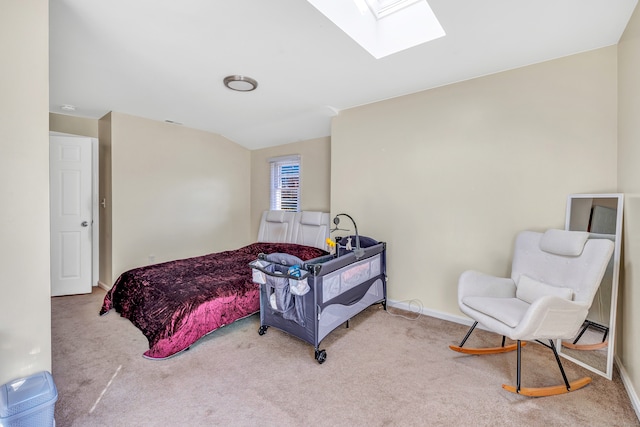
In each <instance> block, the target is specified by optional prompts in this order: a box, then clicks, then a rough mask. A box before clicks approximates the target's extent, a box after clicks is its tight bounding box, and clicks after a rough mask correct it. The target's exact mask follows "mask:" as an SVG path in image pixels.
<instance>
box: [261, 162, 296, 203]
mask: <svg viewBox="0 0 640 427" xmlns="http://www.w3.org/2000/svg"><path fill="white" fill-rule="evenodd" d="M269 162H270V163H271V210H283V211H294V212H298V211H299V210H300V156H285V157H276V158H273V159H270V160H269Z"/></svg>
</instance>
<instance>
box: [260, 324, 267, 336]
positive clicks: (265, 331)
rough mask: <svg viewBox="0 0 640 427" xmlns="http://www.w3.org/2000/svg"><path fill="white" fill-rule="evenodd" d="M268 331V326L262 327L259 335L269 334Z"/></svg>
mask: <svg viewBox="0 0 640 427" xmlns="http://www.w3.org/2000/svg"><path fill="white" fill-rule="evenodd" d="M267 329H269V327H268V326H260V329H258V335H264V334H266V333H267Z"/></svg>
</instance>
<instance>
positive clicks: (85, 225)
mask: <svg viewBox="0 0 640 427" xmlns="http://www.w3.org/2000/svg"><path fill="white" fill-rule="evenodd" d="M80 225H81V226H83V227H88V226H89V223H88V222H87V221H82V222H81V223H80Z"/></svg>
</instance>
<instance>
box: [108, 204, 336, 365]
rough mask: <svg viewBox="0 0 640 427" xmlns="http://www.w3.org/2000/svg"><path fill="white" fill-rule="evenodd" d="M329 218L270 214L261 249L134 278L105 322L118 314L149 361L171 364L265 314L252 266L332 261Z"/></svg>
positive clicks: (158, 267)
mask: <svg viewBox="0 0 640 427" xmlns="http://www.w3.org/2000/svg"><path fill="white" fill-rule="evenodd" d="M328 235H329V214H328V213H323V212H309V211H305V212H298V213H294V212H285V211H267V212H265V213H263V215H262V218H261V222H260V228H259V232H258V241H257V242H256V243H252V244H250V245H247V246H244V247H242V248H239V249H236V250H231V251H224V252H217V253H213V254H209V255H203V256H199V257H193V258H187V259H182V260H176V261H170V262H165V263H161V264H154V265H148V266H144V267H139V268H135V269H132V270H129V271H126V272H124V273H122V274H121V275H120V277H118V279H117V280H116V282H115V283H114V285H113V287H112V288H111V289H110V290H109V291H108V292H107V294H106V295H105V298H104V301H103V305H102V308H101V310H100V315H105V314H107V313H108V312H110V310H111V309H115V310H116V311H117V312H118V313H120V315H121V316H122V317H125V318H127V319H129V320H130V321H131V322H132V323H133V324H134V325H135V326H136V327H138V329H140V330H141V331H142V333H143V334H144V335H145V336H146V337H147V339H148V340H149V350H147V351H146V352H144V354H143V356H144V357H146V358H149V359H165V358H168V357H171V356H175V355H177V354H179V353H180V352H182V351H185V350H187V349H188V348H189V347H190V346H191V345H192V344H193V343H195V342H196V341H198V340H199V339H200V338H202V337H204V336H205V335H207V334H209V333H211V332H213V331H215V330H216V329H218V328H220V327H222V326H225V325H228V324H230V323H232V322H235V321H236V320H239V319H242V318H244V317H247V316H250V315H252V314H254V313H256V312H258V311H259V310H260V288H259V286H258V285H256V284H255V283H253V281H252V275H251V269H250V268H249V263H250V262H251V261H253V260H255V259H256V257H257V256H258V255H259V254H261V253H265V254H268V253H289V254H292V255H295V256H297V257H298V258H300V259H302V260H310V259H313V258H317V257H319V256H322V255H326V254H327V252H326V251H325V250H324V247H325V244H326V243H325V240H326V238H327V236H328Z"/></svg>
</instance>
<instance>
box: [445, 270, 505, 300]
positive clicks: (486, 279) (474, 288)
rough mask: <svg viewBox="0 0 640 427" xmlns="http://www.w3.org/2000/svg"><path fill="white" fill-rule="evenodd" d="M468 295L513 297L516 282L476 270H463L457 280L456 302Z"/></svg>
mask: <svg viewBox="0 0 640 427" xmlns="http://www.w3.org/2000/svg"><path fill="white" fill-rule="evenodd" d="M468 296H478V297H494V298H515V296H516V284H515V282H514V281H513V280H512V279H511V278H506V277H496V276H491V275H489V274H484V273H480V272H478V271H473V270H469V271H465V272H464V273H462V274H461V275H460V279H459V280H458V302H459V303H461V301H462V298H464V297H468Z"/></svg>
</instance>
